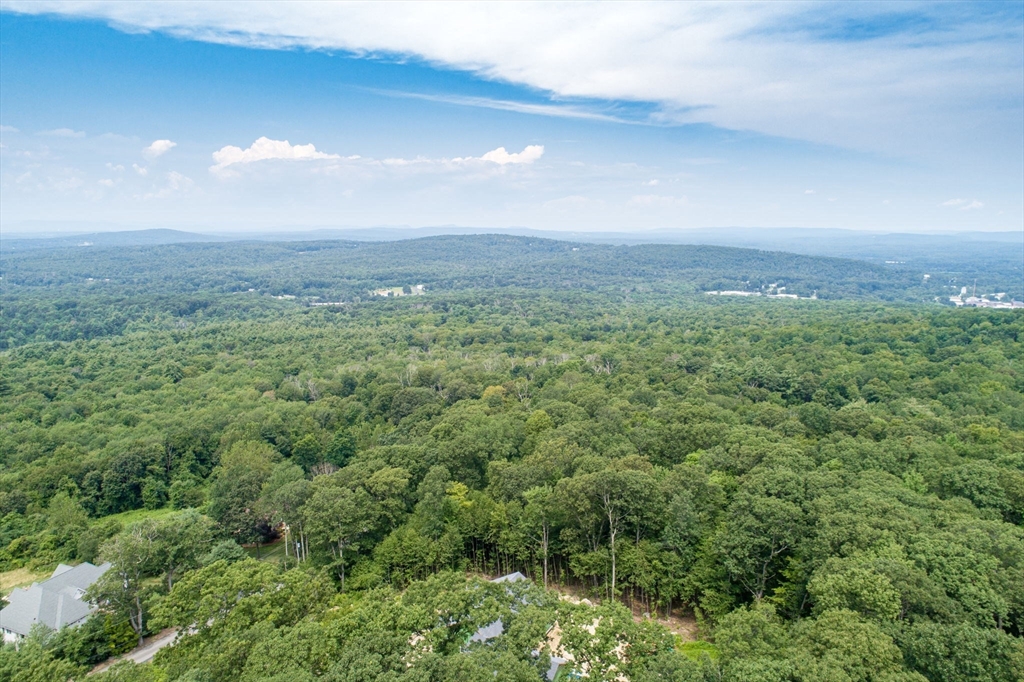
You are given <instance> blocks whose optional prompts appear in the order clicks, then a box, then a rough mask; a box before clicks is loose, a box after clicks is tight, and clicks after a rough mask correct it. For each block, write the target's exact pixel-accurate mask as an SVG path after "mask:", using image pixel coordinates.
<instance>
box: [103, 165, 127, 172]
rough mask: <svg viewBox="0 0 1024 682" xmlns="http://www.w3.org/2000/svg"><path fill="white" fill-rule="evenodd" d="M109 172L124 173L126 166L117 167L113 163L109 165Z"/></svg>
mask: <svg viewBox="0 0 1024 682" xmlns="http://www.w3.org/2000/svg"><path fill="white" fill-rule="evenodd" d="M107 170H112V171H114V172H115V173H124V166H122V165H121V164H117V165H116V166H115V165H114V164H112V163H107Z"/></svg>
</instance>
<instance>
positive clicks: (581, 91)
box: [4, 0, 1022, 153]
mask: <svg viewBox="0 0 1024 682" xmlns="http://www.w3.org/2000/svg"><path fill="white" fill-rule="evenodd" d="M4 7H5V8H6V9H9V10H13V11H18V12H25V13H37V14H38V13H57V14H63V15H75V16H85V17H91V18H98V19H102V20H106V21H108V22H110V23H111V24H112V25H113V26H115V27H117V28H121V29H122V30H132V31H139V30H142V31H146V30H156V31H164V32H166V33H169V34H172V35H175V36H179V37H184V38H189V39H194V40H203V41H207V42H215V43H223V44H232V45H242V46H247V47H257V48H264V49H287V48H292V47H301V48H310V49H326V50H331V49H334V50H343V51H348V52H350V53H354V54H357V55H371V56H372V55H393V56H398V57H400V58H401V57H405V56H414V57H418V58H420V59H424V60H426V61H428V62H430V63H432V64H437V65H441V66H445V67H448V68H455V69H461V70H465V71H468V72H472V73H474V74H477V75H479V76H481V77H484V78H488V79H493V80H499V81H505V82H510V83H515V84H520V85H525V86H528V87H531V88H535V89H537V90H540V91H541V92H545V93H550V94H552V95H554V96H555V99H556V100H561V102H562V103H565V104H564V106H563V105H561V104H557V105H546V104H540V105H537V104H533V103H517V102H503V101H490V100H487V101H484V100H481V101H473V102H465V103H466V104H470V105H474V106H493V107H496V108H509V109H512V110H527V109H529V108H530V107H541V109H536V110H535V111H533V112H529V113H543V114H549V115H562V112H567V113H568V114H569V115H576V114H577V113H578V112H575V111H572V110H571V109H572V107H573V104H572V101H571V100H572V99H573V98H577V99H591V100H593V99H598V100H613V101H626V102H653V103H656V104H657V105H658V106H659V109H658V110H657V111H656V113H655V114H654V115H653V119H654V121H655V122H658V121H669V122H680V121H682V122H708V123H713V124H715V125H719V126H724V127H728V128H733V129H743V130H754V131H758V132H761V133H768V134H772V135H781V136H787V137H794V138H799V139H808V140H813V141H817V142H825V143H830V144H837V145H841V146H853V147H863V148H869V149H873V150H885V151H890V150H891V149H892V147H893V146H894V145H896V146H899V147H900V148H901V149H906V148H907V147H913V146H917V147H921V148H932V146H933V145H934V142H933V141H934V140H936V139H943V140H944V143H945V144H944V145H943V148H944V149H948V148H949V146H950V145H951V144H953V143H954V142H955V140H953V139H952V138H951V137H949V136H959V141H960V143H961V144H970V143H971V140H973V139H974V138H973V137H972V136H973V133H970V132H967V131H969V130H972V129H973V128H972V127H971V126H968V125H965V124H966V123H968V122H971V121H975V122H976V121H977V118H978V116H979V112H982V113H981V114H980V115H982V116H983V117H984V118H985V119H986V123H987V124H993V125H994V126H995V128H994V129H992V131H993V132H992V136H991V139H992V140H998V139H1000V136H1002V135H1003V134H1004V133H1012V134H1014V135H1016V134H1017V133H1018V132H1019V124H1020V113H1021V108H1020V106H1011V107H1007V106H1005V105H1004V103H1005V102H1006V101H1008V100H1007V97H1008V96H1010V97H1012V98H1014V99H1013V100H1012V101H1019V97H1020V94H1021V90H1022V88H1021V77H1020V76H1021V68H1020V58H1019V54H1020V47H1019V46H1020V40H1021V29H1020V26H1019V24H1018V22H1017V21H1016V20H1015V19H1007V17H1006V16H1005V13H1002V14H1001V13H1000V12H998V11H992V12H978V13H973V14H972V13H969V12H964V11H962V10H960V9H958V8H956V7H955V6H950V5H946V4H944V3H934V4H915V5H913V6H912V7H911V8H910V9H908V10H907V12H906V14H907V15H909V17H910V18H909V20H907V21H902V22H901V21H899V20H894V17H897V18H898V15H896V14H894V12H893V10H892V9H890V8H888V7H886V6H884V5H876V4H872V3H718V4H704V3H653V2H652V3H561V4H548V3H514V4H513V3H498V4H472V3H439V4H435V3H410V4H407V5H403V6H402V10H401V11H400V12H396V11H395V9H394V6H392V5H390V4H384V3H243V2H217V3H210V2H200V1H199V0H179V1H176V2H170V1H168V0H163V1H152V2H145V3H140V2H134V1H128V0H120V1H113V2H102V3H101V2H73V3H64V2H45V1H37V0H5V2H4ZM1008 22H1009V23H1008ZM847 26H864V27H867V29H868V31H867V33H866V34H864V35H856V34H854V35H847V34H846V32H845V31H844V30H843V29H844V27H847ZM879 27H880V29H881V32H880V33H878V34H877V35H874V34H871V31H870V30H871V29H874V28H879ZM854 33H855V32H854ZM543 107H547V108H548V110H547V111H544V110H543ZM576 108H577V109H580V111H584V109H583V108H580V107H576ZM587 111H589V110H587ZM851 112H855V113H854V115H851ZM584 113H586V111H584ZM596 113H597V114H600V112H599V111H598V112H596ZM609 117H610V118H615V116H612V115H609ZM1008 153H1012V152H1008Z"/></svg>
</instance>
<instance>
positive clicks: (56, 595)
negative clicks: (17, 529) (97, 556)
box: [0, 562, 110, 635]
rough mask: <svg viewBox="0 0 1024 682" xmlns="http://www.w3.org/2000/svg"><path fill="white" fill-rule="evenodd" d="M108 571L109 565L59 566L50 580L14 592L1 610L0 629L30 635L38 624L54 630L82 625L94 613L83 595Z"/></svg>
mask: <svg viewBox="0 0 1024 682" xmlns="http://www.w3.org/2000/svg"><path fill="white" fill-rule="evenodd" d="M108 568H110V564H109V563H106V564H103V565H102V566H93V565H92V564H90V563H88V562H86V563H84V564H79V565H78V566H67V565H65V564H61V565H59V566H58V567H57V569H56V570H55V571H54V572H53V575H52V576H50V578H49V579H48V580H44V581H43V582H41V583H33V584H32V586H31V587H28V588H26V589H20V590H14V591H13V592H11V594H10V596H9V597H8V598H7V601H8V602H9V604H8V605H7V607H6V608H4V609H3V610H0V628H2V629H4V630H10V631H11V632H16V633H18V634H19V635H27V634H28V633H29V630H31V629H32V626H33V625H35V624H36V623H42V624H43V625H45V626H46V627H48V628H51V629H53V630H59V629H60V628H62V627H65V626H67V625H74V624H76V623H79V622H80V621H82V620H84V619H85V618H86V617H87V616H88V615H89V614H90V613H92V612H93V610H94V609H93V607H92V606H91V605H90V604H89V603H88V602H86V601H85V600H84V599H83V594H84V592H85V591H86V590H87V589H88V588H89V586H90V585H92V584H93V583H94V582H96V581H97V580H98V579H99V577H100V576H101V575H103V574H104V573H106V572H107V569H108Z"/></svg>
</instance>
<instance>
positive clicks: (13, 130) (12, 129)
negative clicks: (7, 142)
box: [0, 126, 18, 133]
mask: <svg viewBox="0 0 1024 682" xmlns="http://www.w3.org/2000/svg"><path fill="white" fill-rule="evenodd" d="M16 132H18V129H17V128H15V127H14V126H0V133H16Z"/></svg>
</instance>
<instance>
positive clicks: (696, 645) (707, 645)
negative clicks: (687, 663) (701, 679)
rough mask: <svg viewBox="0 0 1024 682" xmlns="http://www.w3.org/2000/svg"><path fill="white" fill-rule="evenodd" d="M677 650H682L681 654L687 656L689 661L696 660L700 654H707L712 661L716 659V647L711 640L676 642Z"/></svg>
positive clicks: (717, 654)
mask: <svg viewBox="0 0 1024 682" xmlns="http://www.w3.org/2000/svg"><path fill="white" fill-rule="evenodd" d="M678 646H679V650H680V651H682V652H683V655H684V656H686V657H687V658H689V659H690V660H691V661H696V660H697V659H699V658H700V655H701V654H707V655H708V656H710V657H711V660H712V661H715V660H718V656H719V653H718V647H716V646H715V645H714V644H712V643H711V642H702V641H699V640H698V641H696V642H680V643H678Z"/></svg>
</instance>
